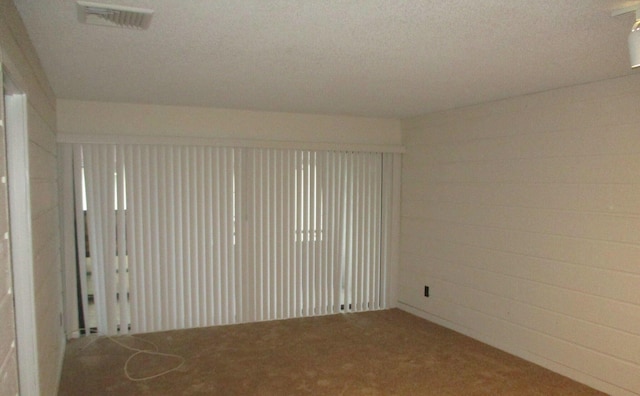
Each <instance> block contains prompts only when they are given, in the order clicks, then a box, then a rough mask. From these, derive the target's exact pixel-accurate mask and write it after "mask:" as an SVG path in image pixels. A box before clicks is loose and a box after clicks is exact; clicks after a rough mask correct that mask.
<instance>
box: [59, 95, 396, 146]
mask: <svg viewBox="0 0 640 396" xmlns="http://www.w3.org/2000/svg"><path fill="white" fill-rule="evenodd" d="M57 109H58V112H57V114H58V131H59V133H60V134H69V135H91V136H96V135H124V136H155V137H158V136H161V137H184V138H186V137H190V138H193V137H197V138H219V139H238V140H261V141H272V142H274V141H275V142H306V143H308V142H313V143H330V144H342V145H349V144H355V145H362V144H367V145H385V146H390V145H400V144H401V142H402V130H401V125H400V121H397V120H391V119H384V118H365V117H348V116H328V115H315V114H296V113H274V112H261V111H248V110H228V109H213V108H203V107H183V106H159V105H144V104H128V103H107V102H88V101H74V100H58V106H57Z"/></svg>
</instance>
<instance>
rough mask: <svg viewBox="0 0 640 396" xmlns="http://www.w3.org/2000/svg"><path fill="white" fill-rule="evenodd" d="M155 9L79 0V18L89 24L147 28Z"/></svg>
mask: <svg viewBox="0 0 640 396" xmlns="http://www.w3.org/2000/svg"><path fill="white" fill-rule="evenodd" d="M152 15H153V10H148V9H145V8H135V7H125V6H119V5H110V4H98V3H91V2H88V1H78V20H79V21H80V22H82V23H86V24H89V25H100V26H111V27H122V28H128V29H146V28H148V27H149V23H150V22H151V16H152Z"/></svg>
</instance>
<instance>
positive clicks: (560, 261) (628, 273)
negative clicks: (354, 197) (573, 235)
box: [400, 234, 640, 276]
mask: <svg viewBox="0 0 640 396" xmlns="http://www.w3.org/2000/svg"><path fill="white" fill-rule="evenodd" d="M400 236H401V237H402V238H404V237H406V234H401V235H400ZM433 240H434V241H437V242H446V243H451V244H455V245H460V246H467V247H471V248H474V249H480V250H486V251H490V252H495V253H507V254H510V255H516V256H521V257H526V258H533V259H540V260H549V261H554V262H557V263H562V264H565V265H572V266H576V267H580V268H583V267H588V268H591V269H596V270H601V271H609V272H612V273H619V274H623V275H630V276H640V272H638V273H635V272H629V271H623V270H618V269H611V268H606V267H597V266H593V265H589V264H580V263H575V262H571V261H566V260H560V259H557V258H553V257H547V256H537V255H532V254H525V253H521V252H518V251H515V250H501V249H495V248H491V247H487V246H483V245H474V244H469V243H464V242H458V241H450V240H447V239H443V238H437V237H434V238H433ZM403 253H411V254H418V253H421V252H420V251H413V250H403ZM432 258H437V257H432Z"/></svg>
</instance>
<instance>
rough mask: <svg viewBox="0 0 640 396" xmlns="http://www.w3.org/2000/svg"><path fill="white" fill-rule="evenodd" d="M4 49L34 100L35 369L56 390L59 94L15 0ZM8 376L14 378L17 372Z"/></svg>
mask: <svg viewBox="0 0 640 396" xmlns="http://www.w3.org/2000/svg"><path fill="white" fill-rule="evenodd" d="M0 50H1V52H2V62H3V70H4V72H6V73H9V75H10V76H11V79H12V81H14V82H15V83H16V84H17V85H18V87H19V88H20V89H21V90H23V91H24V92H25V93H26V95H27V101H28V105H27V128H28V138H29V158H28V162H29V171H30V174H29V181H30V191H31V200H30V201H31V215H32V224H31V228H32V233H33V256H34V267H33V274H34V280H33V281H34V289H35V290H36V294H35V313H36V327H37V328H36V330H35V331H36V334H37V353H38V367H36V368H35V369H36V370H37V372H38V377H39V383H40V390H41V394H42V395H55V394H56V393H57V387H58V380H59V374H60V370H61V368H62V357H63V354H64V335H63V332H62V326H61V323H60V314H61V312H62V298H61V278H60V253H59V227H58V200H57V173H56V169H57V165H56V161H57V152H56V143H55V141H56V138H55V127H56V116H55V111H56V109H55V98H54V95H53V91H52V90H51V88H50V86H49V84H48V81H47V79H46V77H45V75H44V72H43V70H42V67H41V66H40V63H39V61H38V57H37V55H36V53H35V50H34V49H33V47H32V45H31V42H30V41H29V37H28V34H27V31H26V29H25V27H24V25H23V24H22V21H21V20H20V16H19V14H18V11H17V10H16V9H15V6H14V4H13V2H12V1H11V0H0ZM9 149H10V148H9ZM10 184H11V180H9V185H10ZM4 291H5V290H2V292H4ZM1 315H2V316H0V321H1V322H2V323H3V326H4V323H9V322H12V321H13V317H12V316H11V317H10V316H9V314H7V313H5V312H2V314H1ZM2 358H4V356H3V357H2ZM14 372H15V371H14ZM7 378H9V381H11V382H13V380H12V379H11V373H9V375H8V377H7ZM12 389H13V388H12V387H11V385H10V384H9V382H8V383H7V387H5V386H4V385H3V386H2V387H0V394H3V392H4V391H6V392H10V394H12V395H13V394H15V392H13V393H11V392H12ZM8 394H9V393H8Z"/></svg>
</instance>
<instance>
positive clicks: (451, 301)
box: [434, 279, 640, 366]
mask: <svg viewBox="0 0 640 396" xmlns="http://www.w3.org/2000/svg"><path fill="white" fill-rule="evenodd" d="M441 281H442V282H443V283H448V284H451V285H456V286H458V287H463V288H466V289H469V290H473V291H475V292H477V293H480V294H486V295H490V296H493V297H497V298H499V299H502V300H505V301H511V302H513V303H515V304H517V305H527V306H530V307H532V308H533V309H537V310H540V311H543V312H545V313H547V314H549V315H550V316H559V317H563V318H567V319H569V320H573V321H577V322H581V323H582V324H585V325H590V326H595V327H598V328H601V329H608V330H611V331H612V332H613V333H617V334H618V335H619V336H629V337H633V338H640V336H639V335H638V334H634V333H631V332H628V331H624V330H621V329H616V328H613V327H608V326H605V325H603V324H601V323H596V322H591V321H588V320H584V319H581V318H579V317H575V316H571V315H567V314H564V313H559V312H555V311H553V310H550V309H548V308H545V307H541V306H536V305H534V304H530V303H528V302H525V301H522V300H517V299H513V298H509V297H507V296H503V295H500V294H496V293H492V292H491V291H489V290H485V289H479V288H475V287H472V286H469V285H464V284H457V283H452V282H450V281H447V280H442V279H441ZM434 298H441V299H442V297H436V296H434ZM443 300H445V301H447V302H448V303H450V304H454V305H458V306H461V307H464V308H466V309H470V310H473V311H476V312H478V313H482V314H484V315H487V316H490V317H493V318H496V319H499V320H504V321H508V322H510V323H514V324H516V325H518V326H521V327H523V328H526V329H528V330H530V331H534V332H536V333H539V334H543V335H546V336H551V337H553V334H551V333H550V332H545V331H543V330H540V329H537V328H535V327H531V326H528V325H526V324H524V323H521V322H519V321H509V320H508V318H507V317H509V316H511V314H510V313H509V312H507V313H506V316H507V317H503V316H500V315H497V314H492V313H490V312H487V311H483V310H480V309H478V308H476V307H474V306H471V305H468V304H464V303H463V302H461V301H460V300H451V299H443ZM516 308H517V307H514V309H516ZM558 338H559V339H562V340H564V341H566V342H569V343H571V344H573V345H576V346H580V347H583V348H586V349H588V350H591V351H594V352H598V353H602V354H604V355H607V356H611V357H614V358H616V359H618V360H620V361H622V362H626V363H628V364H632V365H635V366H639V364H638V361H632V360H629V359H626V358H620V357H616V356H614V355H611V354H609V353H607V351H606V350H602V349H601V348H598V347H593V346H589V345H584V344H583V343H578V342H574V341H572V340H571V339H569V338H567V337H564V336H563V337H558ZM596 345H597V344H596ZM639 359H640V357H639Z"/></svg>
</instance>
